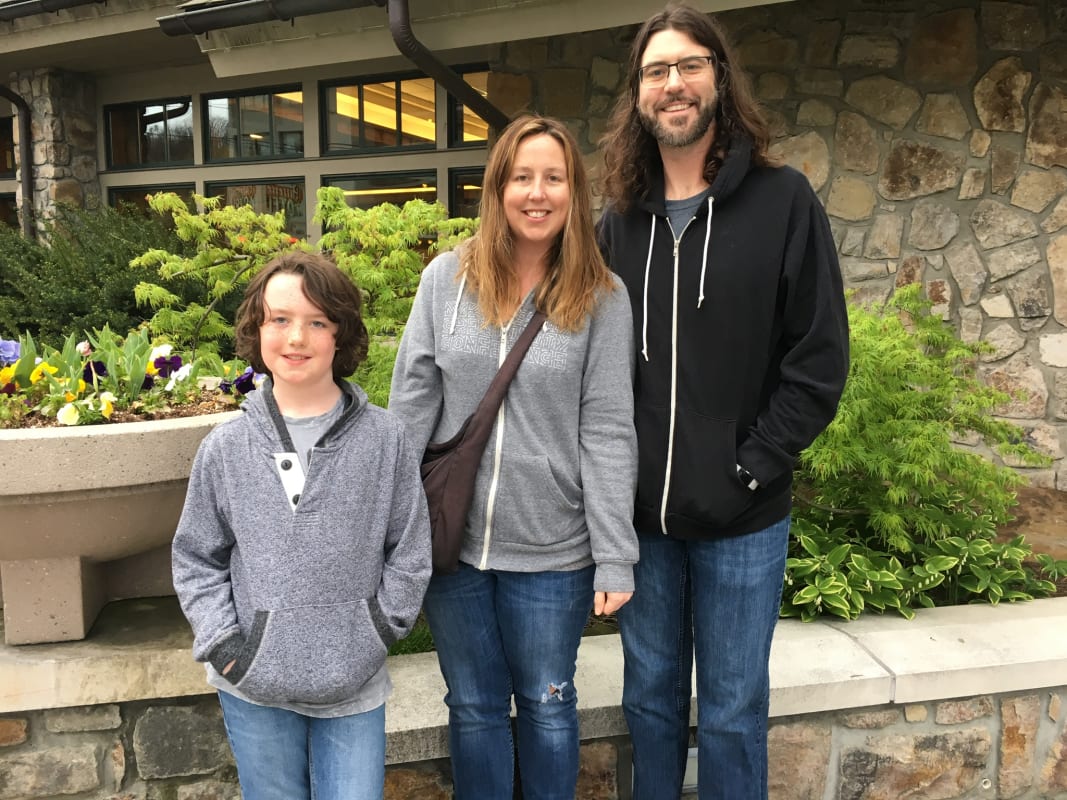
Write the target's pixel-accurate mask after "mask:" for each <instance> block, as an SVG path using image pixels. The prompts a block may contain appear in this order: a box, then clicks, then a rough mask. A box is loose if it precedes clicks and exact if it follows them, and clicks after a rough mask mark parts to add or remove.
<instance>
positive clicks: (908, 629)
mask: <svg viewBox="0 0 1067 800" xmlns="http://www.w3.org/2000/svg"><path fill="white" fill-rule="evenodd" d="M1064 630H1067V598H1054V599H1049V600H1036V601H1033V602H1031V603H1021V604H1017V605H1001V606H997V607H992V606H985V605H975V606H956V607H952V608H940V609H929V610H924V611H920V612H918V615H917V616H916V618H915V619H914V620H912V621H911V622H909V621H907V620H904V619H900V618H897V617H889V616H885V617H877V616H870V617H864V618H862V619H860V620H857V621H855V622H849V623H843V622H841V623H839V622H828V621H820V622H815V623H809V624H805V623H800V622H797V621H795V620H782V621H781V622H780V623H779V625H778V630H777V633H776V634H775V639H774V647H773V651H772V657H771V716H774V717H781V716H792V715H798V714H806V713H815V712H819V711H832V710H835V709H847V708H862V707H868V706H879V705H886V704H891V703H897V704H903V703H914V702H922V701H926V700H935V699H948V698H953V697H969V696H972V695H978V694H987V693H1003V692H1012V691H1023V690H1027V689H1034V688H1040V687H1049V686H1059V685H1062V684H1063V678H1064V675H1067V637H1065V636H1064V635H1063V631H1064ZM191 639H192V637H191V634H190V632H189V629H188V627H187V625H186V624H185V621H184V619H183V618H182V616H181V612H180V610H179V609H178V606H177V602H176V601H175V599H174V598H172V597H169V598H153V599H148V600H129V601H124V602H120V603H112V604H110V605H109V606H107V607H106V608H105V609H104V611H103V613H102V614H101V616H100V619H99V621H98V623H97V625H96V626H95V627H94V629H93V631H92V632H91V633H90V636H89V637H88V638H87V639H85V640H84V641H80V642H66V643H61V644H46V645H24V646H20V647H14V646H0V713H5V712H13V711H29V710H38V709H49V708H62V707H70V706H85V705H95V704H99V703H115V702H123V701H128V700H146V699H153V698H165V697H180V696H186V695H201V694H205V693H207V690H208V689H207V685H206V683H205V682H204V672H203V668H202V666H201V665H200V664H196V663H194V662H193V660H192V658H191V657H190V655H189V648H190V645H191ZM726 646H729V644H728V643H727V645H726ZM389 668H390V672H391V673H392V678H393V683H394V685H395V687H396V688H395V691H394V693H393V696H392V698H391V699H390V701H389V705H388V707H387V712H388V713H387V721H386V728H387V732H388V736H389V739H388V751H387V754H386V755H387V761H388V763H391V764H392V763H405V762H412V761H422V760H428V759H434V758H442V757H444V756H446V755H447V754H448V739H447V730H446V726H447V721H448V712H447V709H446V708H445V705H444V703H443V702H442V698H443V697H444V693H445V686H444V681H443V680H442V679H441V675H440V673H439V672H438V669H437V659H436V656H435V655H434V654H433V653H422V654H418V655H410V656H397V657H394V658H392V659H391V660H390V665H389ZM576 683H577V685H578V691H579V714H580V721H581V726H582V738H583V739H597V738H603V737H609V736H617V735H623V734H625V733H626V725H625V721H624V719H623V715H622V709H621V707H620V701H621V698H622V648H621V644H620V641H619V637H618V636H617V635H608V636H594V637H588V638H586V639H585V640H584V641H583V642H582V647H581V649H580V651H579V654H578V678H577V681H576ZM694 721H695V709H694Z"/></svg>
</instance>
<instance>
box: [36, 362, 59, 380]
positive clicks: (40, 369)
mask: <svg viewBox="0 0 1067 800" xmlns="http://www.w3.org/2000/svg"><path fill="white" fill-rule="evenodd" d="M46 370H47V371H48V372H49V374H52V375H55V374H56V373H57V372H59V367H53V366H52V365H51V364H49V363H48V362H47V361H42V362H41V363H40V364H38V365H37V366H36V367H34V368H33V372H31V373H30V383H37V381H39V380H41V378H43V377H44V374H45V371H46Z"/></svg>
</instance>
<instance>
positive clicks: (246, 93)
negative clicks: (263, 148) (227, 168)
mask: <svg viewBox="0 0 1067 800" xmlns="http://www.w3.org/2000/svg"><path fill="white" fill-rule="evenodd" d="M292 92H300V94H301V95H302V96H303V95H305V94H306V92H305V91H304V85H303V84H302V83H295V84H282V85H275V86H265V87H262V86H261V87H255V88H251V89H241V90H239V91H232V92H211V93H205V94H202V95H201V96H200V137H201V145H202V147H203V164H204V165H209V164H211V165H215V164H258V163H261V162H264V161H304V160H306V159H307V158H308V156H307V148H306V147H304V145H303V142H304V141H305V139H306V136H305V132H306V130H307V114H306V113H304V112H305V109H306V108H307V103H306V102H305V101H301V114H300V117H301V119H300V126H301V149H300V153H299V154H291V153H278V154H270V155H260V156H242V155H237V156H227V157H225V158H220V157H215V156H212V154H211V101H212V100H238V101H239V100H240V99H241V98H243V97H255V96H257V95H267V96H268V97H269V98H271V103H270V106H271V107H270V112H269V114H268V119H269V125H270V128H269V130H270V141H271V144H272V146H273V143H274V138H275V134H280V133H282V132H280V131H278V130H277V128H276V127H275V113H274V100H273V98H274V96H275V95H281V94H291V93H292ZM294 132H295V131H289V133H294ZM241 136H242V133H241V118H240V115H238V118H237V138H238V141H240V137H241Z"/></svg>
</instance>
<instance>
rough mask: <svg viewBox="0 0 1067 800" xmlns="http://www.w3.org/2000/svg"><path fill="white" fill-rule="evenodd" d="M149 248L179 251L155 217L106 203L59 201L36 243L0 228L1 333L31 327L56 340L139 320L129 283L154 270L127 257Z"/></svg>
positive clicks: (47, 339) (34, 333)
mask: <svg viewBox="0 0 1067 800" xmlns="http://www.w3.org/2000/svg"><path fill="white" fill-rule="evenodd" d="M153 248H163V249H170V250H176V251H180V250H181V243H180V242H179V241H178V239H177V238H176V237H175V236H174V233H173V232H172V231H171V230H168V228H167V226H166V225H165V224H164V223H163V221H162V220H161V219H159V218H148V217H145V216H143V215H141V214H137V213H130V212H129V211H121V210H116V209H112V208H106V207H99V208H94V209H89V210H85V209H79V208H74V207H72V206H66V205H61V206H59V207H58V208H57V211H56V216H55V218H54V219H52V220H50V221H49V222H47V223H46V225H45V228H44V231H43V233H42V235H41V242H40V243H38V242H31V241H27V240H24V239H22V238H21V237H20V236H19V235H18V232H17V231H14V230H10V229H5V230H4V231H3V232H2V233H0V333H2V334H4V335H6V336H8V337H10V338H17V337H18V336H19V335H21V334H23V333H30V334H31V335H32V336H33V337H34V338H36V339H37V340H39V341H43V342H47V343H49V344H51V345H53V346H56V347H58V346H61V345H62V343H63V341H64V339H65V338H66V337H67V336H68V335H69V334H71V333H72V332H73V333H75V334H80V333H82V332H84V331H90V330H93V329H100V328H103V327H104V326H105V325H106V326H109V327H111V328H112V329H113V330H116V331H127V330H129V329H131V328H135V327H137V326H138V325H140V324H141V321H142V314H141V311H140V309H138V307H137V303H136V302H135V299H134V294H133V289H134V287H135V286H136V285H137V284H138V283H139V282H140V281H142V280H145V279H147V278H149V277H152V276H154V273H153V272H150V271H149V270H147V269H145V268H143V267H138V266H131V265H130V261H131V259H133V258H135V257H136V256H139V255H140V254H141V253H144V252H145V251H146V250H150V249H153Z"/></svg>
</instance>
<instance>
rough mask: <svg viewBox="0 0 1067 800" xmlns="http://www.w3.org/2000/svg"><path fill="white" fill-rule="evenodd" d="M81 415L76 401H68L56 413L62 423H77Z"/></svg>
mask: <svg viewBox="0 0 1067 800" xmlns="http://www.w3.org/2000/svg"><path fill="white" fill-rule="evenodd" d="M80 417H81V415H80V414H79V413H78V409H77V407H75V405H74V403H67V404H66V405H65V406H63V408H61V409H59V413H58V414H56V419H57V420H59V424H60V425H77V424H78V419H79V418H80Z"/></svg>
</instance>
